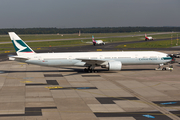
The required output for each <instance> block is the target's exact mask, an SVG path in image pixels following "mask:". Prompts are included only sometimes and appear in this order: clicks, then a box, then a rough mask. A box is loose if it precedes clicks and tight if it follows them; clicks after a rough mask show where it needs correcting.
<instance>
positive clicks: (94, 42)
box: [92, 35, 105, 46]
mask: <svg viewBox="0 0 180 120" xmlns="http://www.w3.org/2000/svg"><path fill="white" fill-rule="evenodd" d="M92 42H93V45H94V46H95V45H96V44H98V45H105V42H103V41H102V40H94V36H93V35H92Z"/></svg>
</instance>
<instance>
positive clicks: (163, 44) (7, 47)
mask: <svg viewBox="0 0 180 120" xmlns="http://www.w3.org/2000/svg"><path fill="white" fill-rule="evenodd" d="M136 34H144V32H140V33H139V32H137V33H136V32H133V33H94V34H93V35H94V37H95V39H96V37H106V36H108V37H110V36H124V35H132V36H131V37H124V38H113V37H110V38H104V39H102V40H103V41H104V42H108V43H110V42H124V41H139V40H142V41H143V40H144V35H143V36H137V37H133V35H136ZM147 34H149V33H147ZM178 34H179V36H180V33H178ZM172 35H173V37H176V36H177V33H173V34H172ZM91 36H92V34H81V36H80V37H79V36H78V34H64V35H63V36H61V34H60V35H54V34H53V35H50V34H44V35H20V37H21V38H22V39H23V40H24V41H26V40H42V39H60V38H61V39H65V38H78V37H79V38H82V39H80V40H64V41H49V42H29V43H27V44H28V45H29V46H30V47H31V48H32V49H33V50H36V49H37V48H41V49H43V47H50V46H51V47H70V46H82V45H91V44H88V43H86V42H91V41H92V40H91V39H85V40H83V38H87V37H89V38H90V37H91ZM150 36H151V35H150ZM152 37H153V38H154V39H155V40H154V41H151V42H150V41H148V42H145V43H136V44H127V45H126V48H167V47H171V43H170V41H168V40H167V41H156V39H163V38H169V39H170V37H171V34H163V35H152ZM81 40H83V42H82V41H81ZM2 41H10V38H9V36H8V35H0V42H2ZM108 43H107V44H108ZM175 44H176V40H173V44H172V46H176V45H175ZM117 48H124V45H120V46H117ZM5 51H13V52H14V47H13V44H12V43H10V44H0V53H4V52H5Z"/></svg>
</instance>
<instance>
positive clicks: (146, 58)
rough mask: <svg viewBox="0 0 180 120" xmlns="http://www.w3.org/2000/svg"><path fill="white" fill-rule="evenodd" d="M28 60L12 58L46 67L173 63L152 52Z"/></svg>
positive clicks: (35, 56) (46, 56) (33, 57)
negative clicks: (117, 62) (91, 64)
mask: <svg viewBox="0 0 180 120" xmlns="http://www.w3.org/2000/svg"><path fill="white" fill-rule="evenodd" d="M23 57H27V58H28V59H27V60H23V59H16V58H12V59H11V58H10V60H16V61H20V62H26V63H30V64H37V65H45V66H57V67H59V66H88V64H87V63H86V62H83V59H86V60H92V61H96V60H98V61H101V60H102V61H105V62H102V63H100V64H96V66H101V65H106V64H108V62H110V61H120V62H121V63H122V65H147V64H154V65H155V64H163V63H167V62H169V61H171V58H170V57H167V54H165V53H161V52H151V51H143V52H142V51H133V52H70V53H66V52H65V53H37V54H24V55H23Z"/></svg>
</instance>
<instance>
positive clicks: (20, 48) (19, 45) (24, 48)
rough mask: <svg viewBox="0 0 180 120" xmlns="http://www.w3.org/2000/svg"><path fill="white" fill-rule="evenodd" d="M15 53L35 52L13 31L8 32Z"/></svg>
mask: <svg viewBox="0 0 180 120" xmlns="http://www.w3.org/2000/svg"><path fill="white" fill-rule="evenodd" d="M9 36H10V38H11V40H12V43H13V45H14V48H15V50H16V53H17V55H18V56H19V55H23V54H34V53H35V52H34V51H33V50H32V49H31V48H30V47H29V46H28V45H27V44H26V43H25V42H24V41H23V40H22V39H21V38H20V37H19V36H18V35H16V33H14V32H9Z"/></svg>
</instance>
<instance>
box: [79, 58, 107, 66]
mask: <svg viewBox="0 0 180 120" xmlns="http://www.w3.org/2000/svg"><path fill="white" fill-rule="evenodd" d="M77 60H81V61H82V62H85V63H86V64H88V65H103V64H107V63H108V61H106V60H102V59H84V58H77Z"/></svg>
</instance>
